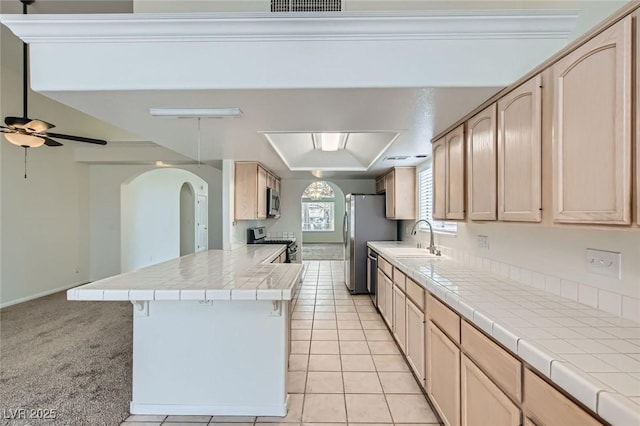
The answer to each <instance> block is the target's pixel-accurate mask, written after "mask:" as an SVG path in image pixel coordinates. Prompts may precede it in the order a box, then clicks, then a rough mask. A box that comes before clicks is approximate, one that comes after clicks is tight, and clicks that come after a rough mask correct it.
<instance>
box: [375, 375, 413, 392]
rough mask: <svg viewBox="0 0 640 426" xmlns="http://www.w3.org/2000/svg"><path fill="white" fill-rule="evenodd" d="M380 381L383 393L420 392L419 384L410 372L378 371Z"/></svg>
mask: <svg viewBox="0 0 640 426" xmlns="http://www.w3.org/2000/svg"><path fill="white" fill-rule="evenodd" d="M378 375H379V376H380V382H381V383H382V389H384V393H419V394H422V390H421V389H420V386H418V384H417V383H416V379H415V378H414V377H413V374H411V373H400V372H382V371H381V372H379V373H378Z"/></svg>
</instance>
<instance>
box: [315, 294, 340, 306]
mask: <svg viewBox="0 0 640 426" xmlns="http://www.w3.org/2000/svg"><path fill="white" fill-rule="evenodd" d="M322 297H323V296H318V298H316V306H335V305H336V304H335V302H334V301H333V296H324V299H323V298H322Z"/></svg>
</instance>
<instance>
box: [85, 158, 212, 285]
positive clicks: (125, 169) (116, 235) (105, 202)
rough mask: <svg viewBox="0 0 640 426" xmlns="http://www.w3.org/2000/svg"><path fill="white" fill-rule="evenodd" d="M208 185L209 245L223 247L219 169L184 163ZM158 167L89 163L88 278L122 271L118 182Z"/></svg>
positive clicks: (93, 278) (186, 168)
mask: <svg viewBox="0 0 640 426" xmlns="http://www.w3.org/2000/svg"><path fill="white" fill-rule="evenodd" d="M181 168H182V169H184V170H188V171H190V172H192V173H195V174H196V175H198V176H200V177H201V178H202V179H204V181H205V182H206V183H207V184H208V186H209V248H210V249H219V248H222V219H221V218H222V203H221V200H222V172H221V171H220V170H218V169H215V168H213V167H210V166H205V165H202V166H200V167H198V166H195V165H194V166H183V167H181ZM154 169H157V168H156V167H154V166H147V165H91V166H90V186H91V191H90V194H91V199H90V217H91V276H90V278H91V280H92V281H94V280H97V279H101V278H105V277H109V276H112V275H115V274H119V273H120V272H121V267H120V260H121V259H120V257H121V256H120V254H121V252H120V245H121V243H120V232H121V227H120V185H121V184H122V183H123V182H125V181H127V180H129V179H130V178H131V177H133V176H136V175H139V174H140V173H143V172H145V171H149V170H154Z"/></svg>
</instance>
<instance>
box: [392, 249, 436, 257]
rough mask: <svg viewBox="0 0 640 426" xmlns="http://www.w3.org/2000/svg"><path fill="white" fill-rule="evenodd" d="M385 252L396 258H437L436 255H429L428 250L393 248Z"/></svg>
mask: <svg viewBox="0 0 640 426" xmlns="http://www.w3.org/2000/svg"><path fill="white" fill-rule="evenodd" d="M385 251H386V252H387V253H389V254H390V255H391V256H394V257H436V255H435V254H431V253H429V250H427V249H426V248H415V247H392V248H387V249H385Z"/></svg>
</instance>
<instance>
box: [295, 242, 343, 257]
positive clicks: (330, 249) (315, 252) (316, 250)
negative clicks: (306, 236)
mask: <svg viewBox="0 0 640 426" xmlns="http://www.w3.org/2000/svg"><path fill="white" fill-rule="evenodd" d="M302 260H344V245H343V244H342V243H337V244H336V243H303V244H302Z"/></svg>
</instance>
